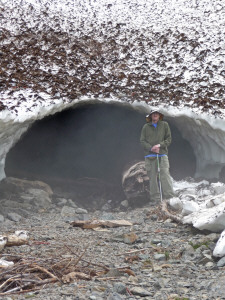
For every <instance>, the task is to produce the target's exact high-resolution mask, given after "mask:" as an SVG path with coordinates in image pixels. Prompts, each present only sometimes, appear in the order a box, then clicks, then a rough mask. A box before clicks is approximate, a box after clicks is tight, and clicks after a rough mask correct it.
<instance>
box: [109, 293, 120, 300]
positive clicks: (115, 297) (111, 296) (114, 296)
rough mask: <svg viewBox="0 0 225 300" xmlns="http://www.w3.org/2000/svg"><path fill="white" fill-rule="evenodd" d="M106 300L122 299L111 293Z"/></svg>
mask: <svg viewBox="0 0 225 300" xmlns="http://www.w3.org/2000/svg"><path fill="white" fill-rule="evenodd" d="M107 300H123V298H121V296H120V295H119V294H118V293H113V294H110V295H109V296H108V298H107Z"/></svg>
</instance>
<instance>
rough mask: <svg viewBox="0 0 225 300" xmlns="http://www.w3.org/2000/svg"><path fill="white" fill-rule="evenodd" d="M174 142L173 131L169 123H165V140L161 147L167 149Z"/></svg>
mask: <svg viewBox="0 0 225 300" xmlns="http://www.w3.org/2000/svg"><path fill="white" fill-rule="evenodd" d="M171 142H172V136H171V131H170V127H169V125H168V123H165V136H164V140H163V141H162V142H161V143H160V147H161V148H162V149H165V148H167V147H168V146H169V145H170V144H171Z"/></svg>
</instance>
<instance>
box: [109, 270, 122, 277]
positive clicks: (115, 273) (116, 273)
mask: <svg viewBox="0 0 225 300" xmlns="http://www.w3.org/2000/svg"><path fill="white" fill-rule="evenodd" d="M106 275H107V277H120V276H122V275H123V273H122V272H120V271H119V270H118V269H116V268H114V269H110V270H109V271H108V273H107V274H106Z"/></svg>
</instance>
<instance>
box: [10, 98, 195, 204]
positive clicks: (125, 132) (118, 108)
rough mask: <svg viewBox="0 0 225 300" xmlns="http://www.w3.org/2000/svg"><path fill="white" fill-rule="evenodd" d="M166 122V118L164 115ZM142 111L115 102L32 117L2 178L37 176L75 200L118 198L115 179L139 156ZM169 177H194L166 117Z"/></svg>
mask: <svg viewBox="0 0 225 300" xmlns="http://www.w3.org/2000/svg"><path fill="white" fill-rule="evenodd" d="M165 120H166V121H168V120H167V119H166V118H165ZM144 123H145V115H144V114H143V113H140V112H137V111H135V110H134V109H133V108H131V107H127V106H124V105H119V104H103V103H100V104H90V103H89V104H83V105H81V106H79V107H76V108H72V109H68V110H65V111H62V112H60V113H57V114H55V115H53V116H49V117H46V118H44V119H42V120H40V121H36V122H35V123H33V125H32V126H31V127H30V129H29V130H28V131H27V132H26V133H25V134H24V135H23V136H22V137H21V139H20V140H19V141H18V143H17V144H16V145H15V146H14V147H13V148H12V149H11V150H10V151H9V153H8V154H7V157H6V164H5V172H6V176H8V177H9V176H10V177H18V178H25V179H29V180H42V181H44V182H46V183H48V184H50V185H51V187H52V189H53V191H54V193H55V194H57V195H60V196H64V197H69V198H72V199H74V200H76V201H78V202H87V203H90V202H92V201H96V200H97V201H99V203H100V202H101V201H103V200H104V201H105V200H109V199H110V200H113V201H121V200H124V199H125V198H124V197H125V195H124V194H123V190H122V185H121V178H122V174H123V172H124V170H125V169H126V167H127V166H128V165H131V164H132V163H136V162H138V161H141V160H144V157H143V150H142V148H141V146H140V142H139V139H140V132H141V128H142V126H143V125H144ZM169 124H170V127H171V131H172V137H173V142H172V144H171V146H170V147H169V159H170V167H171V169H170V171H171V175H172V177H173V178H174V179H175V180H180V179H183V178H185V177H194V173H195V168H196V159H195V156H194V153H193V150H192V148H191V146H190V144H189V142H188V141H186V140H185V139H183V138H182V135H181V133H180V131H179V129H178V128H177V127H176V126H174V125H173V122H172V121H171V122H170V121H169Z"/></svg>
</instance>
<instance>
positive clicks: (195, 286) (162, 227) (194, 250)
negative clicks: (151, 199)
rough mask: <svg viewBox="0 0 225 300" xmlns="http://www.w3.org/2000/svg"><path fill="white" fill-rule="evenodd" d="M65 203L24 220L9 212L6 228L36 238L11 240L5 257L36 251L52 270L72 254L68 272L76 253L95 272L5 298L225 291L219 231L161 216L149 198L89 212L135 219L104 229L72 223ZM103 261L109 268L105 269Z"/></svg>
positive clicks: (196, 295)
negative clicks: (217, 252) (217, 253)
mask: <svg viewBox="0 0 225 300" xmlns="http://www.w3.org/2000/svg"><path fill="white" fill-rule="evenodd" d="M72 209H73V208H72V207H71V211H72ZM63 211H64V212H65V208H62V207H59V206H56V205H55V206H52V207H51V209H49V210H48V211H42V212H40V211H39V213H34V214H32V215H31V216H30V217H29V218H22V219H21V220H20V221H19V222H12V221H9V220H8V219H6V220H5V221H4V222H3V223H1V224H2V233H3V232H4V233H7V232H13V231H15V230H18V229H23V230H27V231H28V232H29V234H30V239H29V244H28V245H23V246H19V247H10V248H9V247H7V248H5V249H4V250H3V252H2V253H1V257H5V258H6V259H8V260H10V255H13V256H12V257H15V256H17V257H20V258H23V259H24V260H25V261H26V260H28V259H32V258H33V261H36V262H37V260H39V261H42V266H43V265H44V263H43V262H46V266H45V267H46V269H48V270H49V271H51V270H52V269H51V268H50V267H51V264H54V262H57V261H58V262H59V261H61V262H62V261H63V259H64V260H65V259H67V260H68V259H69V261H70V263H68V264H67V265H64V269H63V274H67V273H70V272H71V271H73V270H72V269H71V268H70V266H71V260H72V261H74V260H75V261H76V262H77V265H76V267H79V270H80V271H82V270H83V271H84V272H86V273H87V270H89V272H90V274H91V275H93V276H92V278H91V280H83V279H77V278H76V279H75V280H70V282H69V283H63V282H59V281H58V282H56V283H51V284H46V285H43V286H41V287H40V288H41V289H40V290H38V291H31V292H30V293H26V294H14V295H8V296H1V299H26V298H34V299H47V300H50V299H67V300H69V299H96V300H102V299H107V300H119V299H176V300H178V299H193V300H194V299H225V296H224V295H225V293H224V292H225V291H224V289H225V288H224V286H225V285H224V283H225V276H224V267H223V266H221V267H219V266H218V262H217V261H215V260H214V259H213V258H212V256H211V255H212V250H213V248H214V247H215V241H216V240H217V239H218V237H219V235H218V234H215V233H205V232H204V233H203V232H199V231H196V230H194V229H193V228H191V227H188V226H184V225H182V224H176V223H174V222H172V221H171V220H169V219H163V218H162V217H161V216H160V213H159V209H158V208H156V207H150V206H149V207H147V206H146V207H143V208H137V209H132V210H131V209H128V210H127V211H123V212H121V211H120V212H118V211H117V212H116V211H113V212H103V211H96V212H89V215H88V216H89V218H90V219H93V218H96V219H105V220H107V219H108V220H110V219H124V220H128V221H130V222H132V224H133V225H132V226H128V227H125V226H124V227H117V228H104V231H94V230H92V229H82V228H78V227H73V226H71V225H70V222H68V218H66V217H65V215H63V213H62V212H63ZM81 212H82V210H81ZM132 251H133V253H132ZM129 252H131V253H129ZM87 262H89V264H88V263H87ZM18 263H19V262H17V264H18ZM102 266H104V267H102ZM105 268H107V269H108V271H107V273H106V271H105V272H102V271H104V270H105ZM61 271H62V270H61ZM97 271H101V274H100V273H99V274H98V275H96V272H97Z"/></svg>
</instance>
